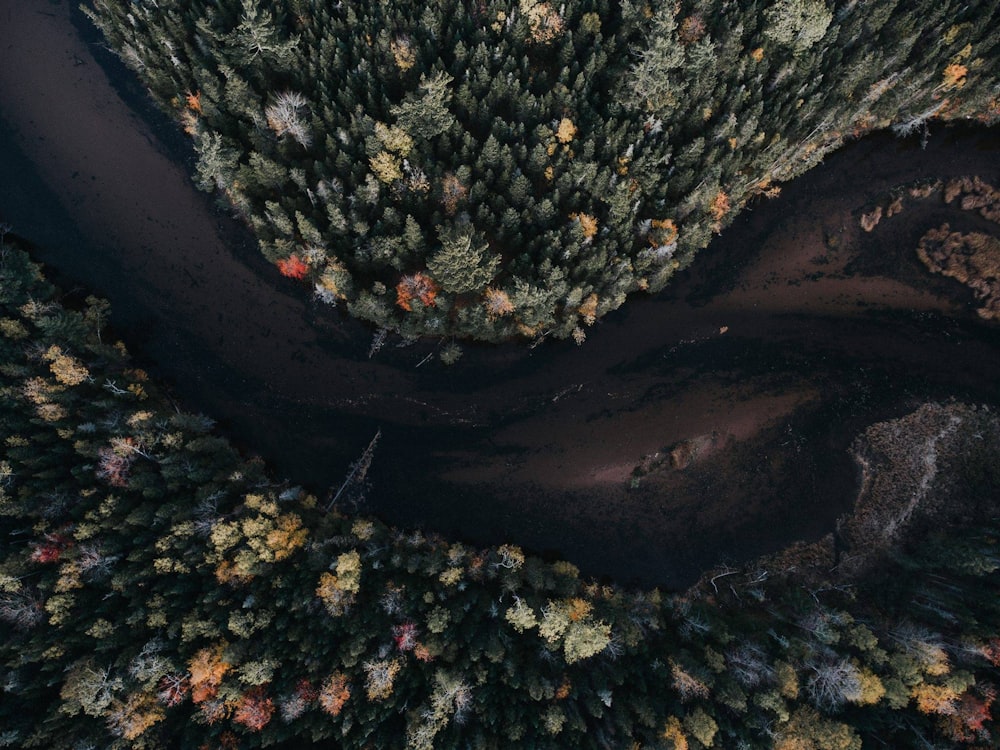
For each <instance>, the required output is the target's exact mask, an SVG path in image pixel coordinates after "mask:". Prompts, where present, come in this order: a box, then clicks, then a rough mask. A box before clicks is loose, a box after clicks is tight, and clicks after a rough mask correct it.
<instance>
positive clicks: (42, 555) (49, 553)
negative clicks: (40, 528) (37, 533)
mask: <svg viewBox="0 0 1000 750" xmlns="http://www.w3.org/2000/svg"><path fill="white" fill-rule="evenodd" d="M69 545H70V540H69V539H67V538H66V537H64V536H62V535H61V534H46V535H45V540H44V541H43V542H42V543H41V544H36V545H35V548H34V550H32V552H31V561H32V562H36V563H42V564H45V563H54V562H59V558H60V557H61V556H62V553H63V550H64V549H66V548H67V547H68V546H69Z"/></svg>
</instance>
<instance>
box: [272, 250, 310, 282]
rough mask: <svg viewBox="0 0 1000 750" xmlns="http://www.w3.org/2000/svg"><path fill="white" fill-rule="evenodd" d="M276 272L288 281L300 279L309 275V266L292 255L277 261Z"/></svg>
mask: <svg viewBox="0 0 1000 750" xmlns="http://www.w3.org/2000/svg"><path fill="white" fill-rule="evenodd" d="M278 270H279V271H280V272H281V275H282V276H287V277H288V278H290V279H302V278H305V275H306V274H307V273H309V266H308V265H307V264H306V263H305V261H303V260H302V259H301V258H299V256H298V255H295V254H292V255H289V256H288V257H287V258H283V259H282V260H279V261H278Z"/></svg>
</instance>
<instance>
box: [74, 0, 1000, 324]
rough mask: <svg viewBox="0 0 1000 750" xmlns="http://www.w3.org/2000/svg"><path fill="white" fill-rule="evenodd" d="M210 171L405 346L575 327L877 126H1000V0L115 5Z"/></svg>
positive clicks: (263, 228) (210, 178) (293, 258)
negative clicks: (423, 340) (419, 339)
mask: <svg viewBox="0 0 1000 750" xmlns="http://www.w3.org/2000/svg"><path fill="white" fill-rule="evenodd" d="M85 9H86V10H87V12H88V13H89V15H90V17H91V18H92V20H93V22H94V23H95V24H96V25H97V26H98V27H99V28H100V29H101V31H102V32H103V33H104V35H105V37H106V39H107V41H108V43H109V44H110V46H111V47H112V49H114V50H115V51H116V52H117V53H118V54H119V55H120V57H121V58H122V60H123V61H125V63H126V64H127V65H129V66H130V67H131V68H132V69H133V70H134V71H135V72H136V74H137V75H138V76H139V77H140V79H141V80H142V81H143V82H144V84H145V85H146V86H148V88H149V90H150V91H151V92H152V95H153V97H154V98H155V99H156V101H157V102H158V103H159V104H160V105H161V106H162V107H163V108H165V109H167V110H169V111H170V112H172V113H173V114H174V116H175V117H176V118H177V119H178V121H180V122H181V123H182V124H183V127H184V129H185V130H186V131H187V133H188V134H189V135H190V137H191V138H192V140H193V143H194V145H195V148H196V149H197V152H198V158H197V164H196V165H195V172H196V175H197V181H198V183H199V184H200V186H201V187H202V188H204V189H205V190H209V191H214V192H216V193H217V194H218V195H219V196H220V199H221V200H222V201H223V202H224V204H225V205H226V206H227V207H228V208H229V209H230V210H232V211H234V212H235V213H236V214H237V215H238V216H240V217H242V219H243V220H245V221H246V222H247V223H248V224H249V225H250V226H251V227H252V229H253V231H254V233H255V235H256V236H257V238H258V240H259V245H260V249H261V251H262V253H263V254H264V255H265V256H266V257H267V258H268V259H269V260H271V261H272V262H273V263H275V264H276V265H277V267H278V269H279V270H280V271H281V273H282V274H284V275H286V276H289V277H291V278H295V279H301V280H302V283H303V284H304V285H306V286H307V288H308V289H311V290H312V293H313V294H314V295H315V296H316V298H317V299H319V300H322V301H324V302H327V303H329V304H334V305H337V304H339V305H341V306H342V307H343V308H344V309H346V310H347V311H348V312H349V313H350V314H351V315H354V316H357V317H359V318H361V319H363V320H366V321H370V322H371V323H374V324H375V325H376V326H378V327H379V328H382V329H386V330H388V331H394V332H397V333H399V334H401V335H402V336H404V337H416V336H426V335H431V336H438V337H453V336H454V337H460V338H461V337H464V338H471V339H479V340H487V341H497V340H504V339H508V338H511V337H522V338H528V339H538V338H541V337H545V336H550V335H551V336H556V337H560V338H569V337H572V338H573V339H574V340H575V341H576V342H577V343H582V342H583V341H584V340H585V338H586V330H587V328H588V326H590V325H592V324H593V323H594V322H595V321H596V320H597V319H598V318H600V317H601V316H602V315H604V314H606V313H607V312H608V311H610V310H614V309H616V308H618V307H619V306H620V305H622V303H623V302H624V301H625V299H626V297H627V296H628V295H629V294H632V293H634V292H639V291H649V292H655V291H657V290H659V289H662V288H663V287H664V285H665V284H667V282H668V280H669V279H670V278H671V276H672V275H673V274H674V273H675V272H676V271H677V270H678V269H681V268H684V267H686V266H687V265H688V264H690V262H691V260H692V258H693V256H694V254H695V253H696V252H697V251H698V250H700V249H701V248H703V247H705V246H706V245H707V244H708V242H709V241H710V239H711V238H712V237H713V236H714V235H715V234H717V233H719V232H721V231H723V229H724V228H725V227H726V226H727V225H728V224H729V223H730V222H731V221H732V220H733V218H734V217H735V215H736V214H737V213H738V212H739V211H740V210H741V208H743V207H744V206H746V205H747V204H748V202H750V201H752V200H755V199H757V197H758V196H768V195H771V196H773V195H775V194H776V193H777V192H778V191H779V190H780V189H781V187H780V185H781V183H782V182H784V181H786V180H789V179H791V178H792V177H794V176H796V175H799V174H801V173H803V172H804V171H806V170H808V169H809V168H811V167H812V166H814V165H816V164H818V163H820V162H821V161H822V159H823V157H824V155H826V154H828V153H830V152H831V151H832V150H834V149H836V148H837V147H838V146H840V145H841V144H843V143H844V142H845V141H847V140H849V139H852V138H857V137H859V136H861V135H863V134H865V133H868V132H871V131H873V130H877V129H886V128H890V127H891V128H892V129H893V130H895V131H896V132H897V133H898V134H899V135H907V134H914V133H923V134H925V135H926V132H927V128H928V127H929V123H931V122H933V121H936V120H937V121H940V120H959V119H975V120H977V121H980V122H983V123H986V124H995V123H996V122H997V121H998V120H1000V94H998V88H997V87H998V78H997V70H1000V59H998V56H1000V37H998V35H997V34H996V33H995V29H996V28H997V26H998V25H1000V8H998V5H997V4H996V3H993V2H988V3H962V2H958V1H957V0H951V1H949V2H936V1H935V2H931V1H930V0H923V1H922V2H907V3H902V2H898V0H879V1H878V2H869V3H860V2H857V0H849V1H840V2H836V3H829V2H825V1H824V0H778V1H777V2H749V3H746V2H743V3H734V2H728V1H723V0H707V1H705V2H691V1H690V0H684V1H681V2H672V3H659V4H646V3H640V2H638V1H637V0H623V1H622V2H613V1H611V0H571V1H570V2H566V3H560V4H558V7H557V4H556V3H551V2H546V1H544V0H542V1H539V0H518V2H510V1H509V0H477V2H470V3H447V2H433V3H429V4H424V5H418V6H414V5H412V4H409V3H362V4H356V3H338V4H333V3H331V2H328V0H277V1H276V2H269V3H260V2H257V0H225V1H223V2H206V1H205V0H195V1H194V2H189V3H163V2H130V1H127V0H94V2H93V3H88V4H86V5H85Z"/></svg>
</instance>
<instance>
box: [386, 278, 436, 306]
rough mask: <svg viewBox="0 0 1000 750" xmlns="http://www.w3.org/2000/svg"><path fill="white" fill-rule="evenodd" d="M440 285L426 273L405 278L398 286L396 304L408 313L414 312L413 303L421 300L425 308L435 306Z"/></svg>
mask: <svg viewBox="0 0 1000 750" xmlns="http://www.w3.org/2000/svg"><path fill="white" fill-rule="evenodd" d="M438 289H439V287H438V285H437V284H435V283H434V279H432V278H431V277H430V276H428V275H427V274H425V273H415V274H413V275H412V276H404V277H403V278H402V279H400V281H399V283H398V284H396V304H397V305H399V306H400V307H402V308H403V309H404V310H406V311H407V312H412V311H413V306H412V302H413V300H415V299H419V300H420V302H421V304H422V305H423V306H424V307H430V306H431V305H433V304H434V298H435V297H437V293H438Z"/></svg>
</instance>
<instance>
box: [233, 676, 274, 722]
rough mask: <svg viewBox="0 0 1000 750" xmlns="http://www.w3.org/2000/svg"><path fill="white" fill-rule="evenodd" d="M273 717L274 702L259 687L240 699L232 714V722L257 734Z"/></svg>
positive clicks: (261, 687) (262, 688)
mask: <svg viewBox="0 0 1000 750" xmlns="http://www.w3.org/2000/svg"><path fill="white" fill-rule="evenodd" d="M273 715H274V701H273V700H271V699H270V698H269V697H268V696H267V693H266V692H265V691H264V687H263V686H259V687H255V688H253V689H252V690H249V691H248V692H246V693H244V694H243V695H242V696H241V697H240V701H239V703H238V704H237V705H236V711H235V712H234V713H233V721H235V722H236V723H237V724H242V725H243V726H245V727H247V728H248V729H252V730H253V731H255V732H259V731H260V730H261V729H263V728H264V727H266V726H267V724H268V722H270V721H271V717H272V716H273Z"/></svg>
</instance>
